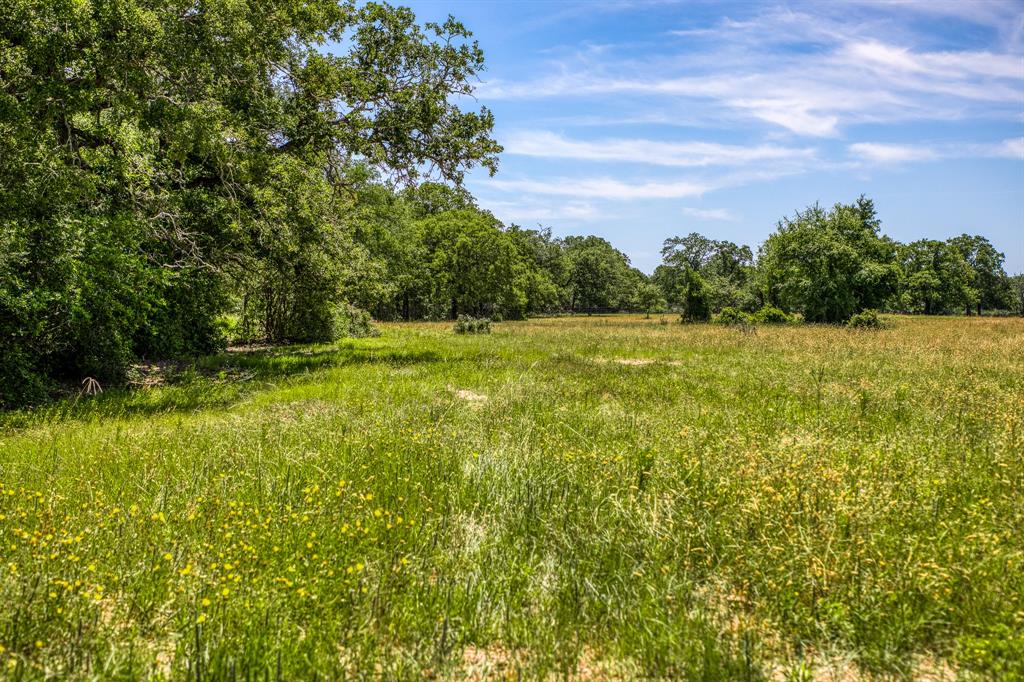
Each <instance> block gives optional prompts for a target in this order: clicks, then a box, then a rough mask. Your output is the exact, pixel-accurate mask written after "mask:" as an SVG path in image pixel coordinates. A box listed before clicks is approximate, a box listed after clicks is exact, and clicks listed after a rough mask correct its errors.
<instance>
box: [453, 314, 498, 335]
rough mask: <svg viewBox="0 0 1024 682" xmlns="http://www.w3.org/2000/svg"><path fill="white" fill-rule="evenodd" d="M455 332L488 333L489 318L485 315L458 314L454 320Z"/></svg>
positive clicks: (489, 327) (489, 326) (489, 328)
mask: <svg viewBox="0 0 1024 682" xmlns="http://www.w3.org/2000/svg"><path fill="white" fill-rule="evenodd" d="M455 333H456V334H490V333H491V320H490V318H487V317H471V316H469V315H459V319H457V320H456V321H455Z"/></svg>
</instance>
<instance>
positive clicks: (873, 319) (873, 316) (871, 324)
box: [846, 309, 885, 329]
mask: <svg viewBox="0 0 1024 682" xmlns="http://www.w3.org/2000/svg"><path fill="white" fill-rule="evenodd" d="M846 326H847V327H849V328H850V329H882V328H884V327H885V323H884V322H882V318H881V317H879V315H878V311H877V310H870V309H868V310H862V311H860V312H859V313H857V314H856V315H854V316H853V317H851V318H850V320H849V321H848V322H847V323H846Z"/></svg>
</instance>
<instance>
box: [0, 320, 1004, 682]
mask: <svg viewBox="0 0 1024 682" xmlns="http://www.w3.org/2000/svg"><path fill="white" fill-rule="evenodd" d="M887 319H888V320H889V323H890V326H889V328H888V329H885V330H881V331H851V330H847V329H845V328H842V327H834V326H813V325H804V326H760V327H758V328H756V331H754V332H752V331H750V330H746V331H743V330H739V329H736V328H730V327H723V326H718V325H709V324H700V325H680V324H676V323H675V322H674V321H671V322H669V323H667V324H663V323H661V322H660V321H659V320H658V319H657V318H654V319H649V320H648V319H643V318H642V317H640V316H615V317H572V318H568V317H567V318H551V319H536V320H531V321H527V322H506V323H501V324H498V325H496V326H495V328H494V332H493V333H492V334H490V335H480V336H456V335H454V334H453V333H452V331H451V325H450V323H444V324H442V323H436V324H431V323H422V324H390V325H383V326H382V329H383V335H382V336H380V337H378V338H370V339H359V340H346V341H340V342H338V343H336V344H332V345H328V346H303V347H288V348H266V349H249V350H244V351H240V352H239V351H236V352H230V353H227V354H224V355H221V356H217V357H214V358H209V359H206V360H204V361H202V362H200V363H199V364H198V365H197V366H196V367H194V368H187V369H179V370H176V371H173V372H172V371H170V370H167V371H165V372H164V374H163V375H162V376H161V375H158V374H157V375H150V376H149V378H148V382H147V383H149V384H152V385H150V386H147V387H144V388H137V389H134V390H130V391H127V390H119V391H115V390H110V391H106V392H104V393H102V394H101V395H99V396H96V397H86V396H83V397H80V398H78V399H69V400H66V401H64V402H61V403H57V404H54V405H52V406H49V407H45V408H41V409H37V410H35V411H21V412H12V413H8V414H6V415H3V416H2V417H0V482H2V488H0V599H2V601H3V603H4V607H3V608H2V609H0V675H3V676H5V677H7V678H10V679H21V678H31V679H35V678H42V677H51V678H62V679H86V678H90V679H91V678H103V679H135V678H140V677H154V678H158V677H169V678H186V677H187V678H191V679H224V678H232V679H234V678H238V679H288V680H295V679H316V678H338V677H343V676H354V677H378V678H387V679H395V678H417V679H422V678H424V677H440V678H465V677H475V678H478V679H480V678H503V677H517V676H522V677H526V678H537V677H547V678H552V679H558V678H579V679H632V678H637V677H647V678H652V677H653V678H659V677H662V678H664V677H667V678H687V679H690V678H693V679H704V680H715V679H741V680H757V679H793V680H800V679H837V680H838V679H843V680H847V679H862V678H873V677H877V678H885V677H895V678H917V679H954V678H958V677H959V678H977V679H994V678H999V679H1012V678H1014V677H1017V678H1019V677H1020V676H1022V675H1024V634H1022V633H1024V320H1022V319H992V318H984V319H983V318H966V319H965V318H922V317H889V318H887Z"/></svg>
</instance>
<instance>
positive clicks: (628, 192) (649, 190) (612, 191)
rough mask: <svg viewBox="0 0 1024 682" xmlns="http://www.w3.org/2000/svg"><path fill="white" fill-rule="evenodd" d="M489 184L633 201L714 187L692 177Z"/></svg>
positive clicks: (532, 191)
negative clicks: (627, 180)
mask: <svg viewBox="0 0 1024 682" xmlns="http://www.w3.org/2000/svg"><path fill="white" fill-rule="evenodd" d="M487 186H488V187H491V188H494V189H499V190H503V191H505V192H518V193H523V194H542V195H555V196H567V197H578V198H583V199H606V200H614V201H630V200H635V199H680V198H683V197H692V196H699V195H701V194H703V193H705V192H707V191H709V190H711V189H714V186H712V185H708V184H704V183H701V182H697V181H690V180H669V181H648V182H640V183H630V182H622V181H621V180H616V179H615V178H607V177H598V178H565V177H563V178H550V179H545V180H533V179H517V180H497V179H496V180H490V181H489V182H488V183H487Z"/></svg>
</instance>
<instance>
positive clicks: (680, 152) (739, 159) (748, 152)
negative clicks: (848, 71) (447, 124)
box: [502, 130, 815, 167]
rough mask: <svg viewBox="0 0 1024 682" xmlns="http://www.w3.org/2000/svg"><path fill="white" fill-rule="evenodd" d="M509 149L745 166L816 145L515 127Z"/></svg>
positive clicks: (805, 156) (810, 151) (810, 152)
mask: <svg viewBox="0 0 1024 682" xmlns="http://www.w3.org/2000/svg"><path fill="white" fill-rule="evenodd" d="M502 143H503V144H504V146H505V152H506V153H508V154H517V155H522V156H536V157H543V158H566V159H581V160H586V161H624V162H628V163H644V164H653V165H659V166H678V167H704V166H741V165H747V164H751V163H759V162H767V161H771V162H786V161H791V162H806V161H809V160H812V159H813V158H814V156H815V149H814V148H812V147H785V146H780V145H771V144H759V145H752V146H743V145H727V144H717V143H713V142H693V141H691V142H666V141H663V140H647V139H622V138H618V139H598V140H574V139H570V138H567V137H564V136H562V135H558V134H556V133H553V132H550V131H544V130H520V131H514V132H512V133H510V134H509V135H507V136H505V137H504V138H503V139H502Z"/></svg>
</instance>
